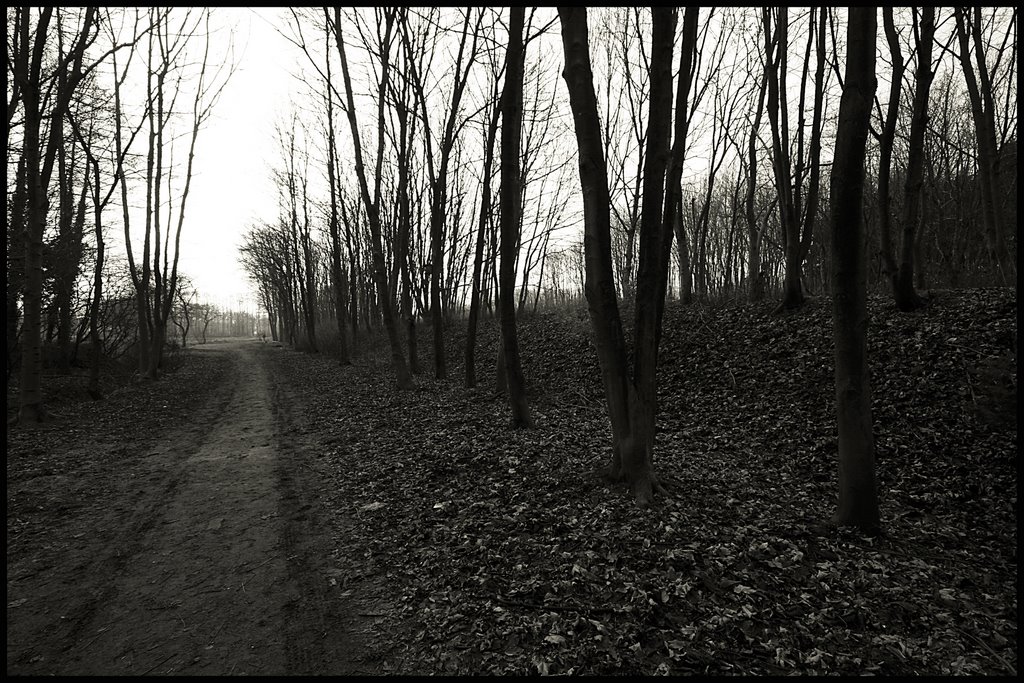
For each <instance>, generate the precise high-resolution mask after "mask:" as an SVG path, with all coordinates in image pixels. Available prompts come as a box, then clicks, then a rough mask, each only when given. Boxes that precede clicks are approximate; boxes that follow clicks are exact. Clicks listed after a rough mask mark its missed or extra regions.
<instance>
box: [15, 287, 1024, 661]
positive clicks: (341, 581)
mask: <svg viewBox="0 0 1024 683" xmlns="http://www.w3.org/2000/svg"><path fill="white" fill-rule="evenodd" d="M771 309H772V304H770V303H766V304H764V305H760V306H750V305H735V306H720V307H714V308H709V307H701V306H691V307H688V308H680V307H677V306H674V305H672V304H670V305H669V307H668V308H667V310H666V315H665V326H666V328H665V333H664V336H663V339H662V354H661V361H660V362H661V368H662V370H661V375H660V387H661V391H660V415H659V430H660V431H659V434H658V438H657V448H656V456H655V457H656V466H657V468H658V472H659V475H660V476H661V477H662V478H663V479H664V480H665V482H666V483H667V485H668V487H669V491H670V494H671V495H670V497H668V498H665V497H661V498H659V499H657V500H656V503H655V505H653V506H652V507H650V508H647V509H641V508H638V507H637V506H636V505H635V503H634V502H633V501H632V499H631V498H630V496H629V495H628V493H627V492H626V491H625V489H623V488H622V487H619V486H611V485H608V484H606V483H605V482H604V481H603V480H602V479H601V478H600V477H599V476H598V475H597V474H596V473H597V471H598V470H599V469H600V468H601V467H602V466H603V465H604V464H605V463H606V461H607V459H608V458H609V452H608V451H609V448H608V444H609V440H610V429H609V426H608V420H607V417H606V414H605V410H604V404H603V397H602V391H601V386H600V380H599V377H598V374H597V370H596V368H597V362H596V356H595V353H594V350H593V347H592V346H591V343H590V341H589V340H590V334H589V327H588V321H587V318H586V314H585V312H584V311H582V310H579V311H575V312H570V311H565V312H561V313H542V314H538V315H531V316H525V317H523V318H522V319H521V320H520V325H519V329H520V339H521V346H522V351H523V361H524V371H525V375H526V379H527V384H528V386H529V390H530V402H531V409H532V411H533V415H534V419H535V421H536V428H535V429H532V430H512V429H510V428H509V426H508V423H509V413H508V408H507V405H506V403H505V401H504V399H502V398H499V397H496V396H495V395H494V392H493V374H494V359H495V356H496V353H495V351H496V342H497V335H496V330H495V329H494V327H493V325H490V324H488V325H485V329H483V330H482V331H481V338H480V340H479V343H480V346H479V350H478V354H477V357H478V359H479V363H478V376H479V377H482V378H483V381H482V382H481V384H480V386H479V387H478V388H476V389H473V390H466V389H465V388H464V387H463V386H462V361H461V358H462V352H463V343H464V342H463V337H464V332H462V331H461V330H457V329H454V328H453V329H452V331H451V332H450V334H449V340H448V341H449V358H448V368H449V379H448V380H445V381H438V380H434V379H432V376H433V373H432V372H431V366H430V353H429V348H428V347H429V342H428V340H429V337H428V335H427V332H426V331H423V330H421V341H420V347H421V350H422V351H423V355H422V358H421V369H422V370H423V372H422V373H421V374H419V375H418V376H417V382H416V384H417V387H416V389H414V390H412V391H405V392H400V391H398V390H396V389H395V388H394V386H393V380H392V374H391V372H390V368H389V365H388V358H387V354H386V353H384V352H383V344H378V345H377V347H376V350H375V351H374V352H373V353H370V352H365V353H363V354H361V355H360V356H359V357H358V359H357V362H356V363H355V364H354V365H352V366H349V367H340V366H339V365H338V363H337V361H336V360H334V359H332V358H330V357H328V356H323V355H321V356H317V355H309V354H303V353H299V352H296V351H292V350H290V349H287V348H283V347H280V346H275V345H273V344H261V343H259V342H252V341H246V342H230V343H212V344H208V345H205V346H203V347H199V348H197V349H195V350H191V351H188V352H186V353H185V354H184V356H183V359H182V362H181V364H180V367H178V368H177V370H176V371H174V372H170V373H168V374H167V375H166V376H165V377H164V378H162V379H161V380H160V381H158V382H156V383H142V384H127V383H124V384H118V385H116V386H111V387H110V388H109V397H108V398H107V399H106V400H105V401H103V402H99V403H92V402H89V401H87V400H84V399H83V397H84V391H81V390H80V389H75V390H74V391H71V390H69V387H72V386H77V385H75V384H74V381H75V380H74V379H73V378H60V377H47V382H46V384H45V386H46V387H47V392H48V398H49V399H50V406H51V409H52V410H53V411H54V413H55V417H56V419H55V420H54V422H52V423H49V424H47V425H44V426H43V427H40V428H35V429H26V428H23V427H17V428H15V429H12V430H9V431H8V436H7V452H8V457H7V600H8V603H7V673H8V674H19V673H21V674H30V673H50V674H53V673H106V674H112V673H125V674H130V673H136V674H141V673H152V674H162V673H175V674H188V673H203V674H229V673H234V674H237V673H251V674H269V673H286V674H302V673H348V674H352V673H357V674H358V673H383V674H397V673H420V674H422V673H434V674H536V673H542V674H543V673H548V674H562V673H575V674H616V673H631V674H697V673H703V674H785V673H802V674H827V673H841V674H859V673H874V674H884V675H902V674H931V675H935V674H940V675H941V674H996V675H999V674H1001V675H1013V674H1015V673H1016V667H1017V578H1018V577H1017V468H1018V465H1017V462H1018V460H1017V457H1018V456H1017V423H1016V402H1017V394H1016V392H1017V382H1016V376H1017V375H1016V350H1017V325H1016V320H1017V302H1016V292H1015V291H1014V290H973V291H965V292H935V293H933V297H932V303H931V306H930V307H929V308H927V309H925V310H924V311H922V312H919V313H915V314H900V313H898V312H896V311H895V309H894V308H893V307H892V305H891V304H890V303H889V302H888V301H887V300H885V299H882V298H877V299H875V298H873V299H872V300H871V306H870V309H871V325H870V330H869V346H870V348H869V352H870V354H871V373H872V376H871V380H872V385H873V412H874V426H875V440H876V454H877V460H878V479H879V495H880V499H881V509H882V524H883V533H882V534H881V535H879V536H875V537H866V536H864V535H862V534H859V533H857V532H854V531H851V530H844V529H834V528H831V527H829V526H828V525H827V524H826V523H825V522H827V520H828V518H829V516H830V515H831V513H832V511H833V509H834V506H835V499H836V455H835V451H836V441H835V419H834V412H833V404H834V389H833V384H832V344H831V315H830V310H829V306H828V302H827V301H812V302H811V303H809V304H808V306H807V307H806V308H805V309H804V310H803V311H801V312H800V313H798V314H794V315H786V316H772V315H770V311H771ZM627 319H628V316H627ZM459 327H461V325H460V326H459ZM81 384H82V385H83V386H84V381H82V382H81ZM13 407H14V406H13V404H12V398H11V396H10V395H9V396H8V414H9V415H10V414H11V411H12V409H13Z"/></svg>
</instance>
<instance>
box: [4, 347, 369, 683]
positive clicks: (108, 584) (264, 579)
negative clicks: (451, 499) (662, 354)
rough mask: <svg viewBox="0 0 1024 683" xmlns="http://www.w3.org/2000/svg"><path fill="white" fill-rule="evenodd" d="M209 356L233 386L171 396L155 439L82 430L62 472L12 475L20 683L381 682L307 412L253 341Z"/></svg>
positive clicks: (12, 584) (11, 631) (14, 656)
mask: <svg viewBox="0 0 1024 683" xmlns="http://www.w3.org/2000/svg"><path fill="white" fill-rule="evenodd" d="M200 349H201V350H199V351H197V352H196V353H198V354H199V355H200V357H201V356H202V355H203V354H212V355H211V356H209V357H208V358H207V359H206V360H207V361H209V362H208V363H207V365H208V366H209V367H210V368H219V374H218V375H217V377H218V378H221V380H222V381H219V382H217V383H216V384H213V382H214V378H213V377H197V378H195V380H197V381H199V382H201V383H202V382H209V383H210V386H200V387H194V388H195V389H197V390H198V391H197V393H196V394H195V397H200V398H195V397H194V396H192V395H188V396H178V397H170V396H168V397H166V399H165V400H166V401H167V403H168V406H166V407H167V408H168V410H172V409H174V410H177V411H179V414H180V417H178V418H177V419H174V417H173V416H172V417H171V422H172V426H171V427H169V428H168V429H167V431H166V432H165V433H162V434H160V435H159V436H157V437H156V438H155V439H154V438H152V437H153V435H152V434H137V435H132V436H128V437H126V438H127V443H126V442H125V441H124V440H123V439H122V441H121V442H108V443H102V442H101V443H96V442H95V439H90V437H89V434H90V432H89V427H88V425H84V426H82V427H81V429H82V432H83V438H81V439H80V440H79V442H77V443H76V445H75V446H74V448H72V449H71V451H70V452H69V453H67V454H66V461H67V462H66V463H65V464H64V465H59V464H58V466H55V467H51V468H50V469H49V470H44V471H43V472H44V473H38V472H32V473H31V474H28V475H24V476H23V475H22V473H21V470H20V469H18V465H17V463H18V462H20V461H19V460H18V458H17V456H15V458H14V460H15V463H14V464H13V465H12V463H11V462H9V463H8V532H9V534H10V533H11V530H12V529H14V530H15V531H17V532H18V533H17V534H16V535H17V539H19V540H18V541H17V542H15V545H14V546H13V547H12V541H11V539H10V538H9V539H8V565H7V673H8V674H106V675H117V674H121V675H133V674H134V675H141V674H153V675H158V674H175V675H187V674H207V675H211V674H212V675H216V674H224V675H227V674H250V675H261V674H262V675H271V674H353V673H374V669H373V664H372V663H370V661H371V660H372V657H371V655H370V653H369V649H368V641H369V639H370V638H369V636H368V635H367V626H368V625H367V623H366V620H365V619H364V618H363V617H361V616H360V614H361V613H365V612H366V611H367V607H366V604H365V601H361V599H360V596H353V595H351V591H349V592H348V593H349V594H347V595H346V594H345V593H344V592H343V591H341V590H339V587H338V585H337V582H336V581H332V580H331V577H332V566H331V560H332V557H337V556H338V555H339V554H343V553H345V552H347V549H346V548H345V547H344V539H343V538H340V537H339V536H340V535H341V534H342V533H343V529H341V528H340V527H339V525H341V524H343V520H341V521H340V522H339V521H338V520H336V519H332V517H331V516H330V515H324V514H322V510H321V505H322V504H323V501H321V500H320V499H319V497H318V494H317V492H318V491H319V490H322V487H321V486H318V481H317V478H318V474H317V471H316V464H315V458H314V457H313V456H312V451H314V450H315V449H316V447H317V444H316V443H315V440H314V437H313V436H312V435H310V434H309V433H308V432H307V430H306V428H305V427H304V425H303V417H302V414H301V404H298V407H297V404H295V403H292V402H291V401H292V400H294V398H295V396H294V395H292V392H291V390H290V389H289V388H288V387H287V386H272V384H271V381H270V379H269V377H268V374H267V372H266V370H265V369H264V368H263V367H262V366H261V363H260V360H259V358H260V354H261V353H263V352H264V351H263V349H258V348H256V345H254V343H253V342H234V343H228V344H213V345H207V346H205V347H200ZM190 400H195V401H196V405H194V406H189V405H184V406H182V405H180V404H181V403H183V402H184V403H187V402H188V401H190ZM62 428H63V429H70V430H72V431H73V430H75V429H78V428H79V426H78V425H77V423H75V422H69V423H68V424H66V425H63V426H61V425H59V424H58V425H57V426H56V427H49V429H51V430H53V429H62ZM143 428H144V427H143ZM134 438H137V439H138V441H139V444H138V445H140V446H144V448H143V451H144V452H133V449H134V447H135V444H134V443H133V441H132V440H133V439H134ZM41 442H42V443H46V440H45V439H44V440H43V441H41ZM75 449H77V450H75ZM12 450H15V449H13V448H12ZM100 451H107V452H110V451H113V452H116V453H119V454H120V455H119V457H104V455H103V454H102V453H101V452H100ZM30 455H31V454H30ZM37 455H38V456H39V457H40V458H44V459H45V458H53V457H58V456H57V454H55V453H52V452H40V453H38V454H37ZM12 467H13V468H14V470H12ZM62 470H63V471H62ZM12 472H13V473H12ZM30 502H31V503H34V504H30ZM325 520H331V521H325Z"/></svg>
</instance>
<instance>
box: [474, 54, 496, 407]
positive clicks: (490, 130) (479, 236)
mask: <svg viewBox="0 0 1024 683" xmlns="http://www.w3.org/2000/svg"><path fill="white" fill-rule="evenodd" d="M500 78H501V73H500V72H499V70H498V68H497V65H496V64H493V63H492V68H491V88H492V89H491V97H490V102H489V106H490V108H491V109H490V117H488V119H489V120H488V123H487V128H486V130H485V132H484V167H483V177H482V178H481V181H480V213H479V217H478V220H477V232H476V242H475V248H474V252H473V254H474V255H473V278H472V281H471V284H470V301H469V321H468V322H467V324H466V386H467V387H469V388H473V387H475V386H476V333H477V327H478V323H479V319H480V304H481V298H482V297H481V291H480V290H481V288H482V279H483V272H482V271H483V267H484V243H485V239H486V237H487V226H488V224H489V223H490V220H491V211H492V200H491V176H492V172H493V166H494V143H495V140H496V139H497V137H498V120H499V117H500V116H501V106H500V103H501V96H500V92H501V91H500V89H499V88H500V87H501V86H500Z"/></svg>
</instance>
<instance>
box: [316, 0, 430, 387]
mask: <svg viewBox="0 0 1024 683" xmlns="http://www.w3.org/2000/svg"><path fill="white" fill-rule="evenodd" d="M375 11H377V12H382V13H383V17H382V18H383V19H384V26H383V34H382V35H378V39H379V41H378V45H377V48H378V56H379V59H380V93H381V97H380V98H379V99H378V101H377V159H376V163H375V172H374V189H373V194H372V195H371V194H370V187H369V184H368V182H367V177H366V176H367V174H366V168H365V166H364V162H363V151H362V143H361V140H360V136H359V120H358V116H357V114H356V107H355V98H354V95H353V90H352V78H351V76H350V74H349V68H348V57H347V55H346V51H345V39H344V34H343V31H342V22H341V9H340V8H338V7H335V8H333V25H332V26H333V30H334V38H335V42H336V44H337V48H338V55H339V57H340V58H341V71H342V78H343V79H344V84H345V97H346V105H347V106H346V112H347V114H348V121H349V127H350V129H351V132H352V145H353V147H354V149H355V167H356V175H357V177H358V178H359V190H360V196H361V198H362V201H363V208H364V210H365V212H366V218H367V221H368V223H369V228H370V250H371V252H372V258H373V276H374V280H375V283H376V285H377V296H378V299H379V301H380V307H381V312H382V314H383V318H384V328H385V330H386V331H387V335H388V342H389V344H390V346H391V361H392V365H393V368H394V371H395V379H396V382H397V384H398V386H399V388H401V389H410V388H412V386H413V383H412V375H410V373H409V366H408V365H407V364H406V362H405V356H404V354H403V352H402V342H401V341H400V340H399V338H398V329H397V327H396V325H395V319H394V304H393V302H392V300H391V295H390V293H389V290H388V280H387V267H386V265H385V263H384V247H383V241H382V236H381V220H380V199H381V166H382V164H383V161H384V123H385V119H384V109H385V106H386V100H385V97H384V93H386V92H387V91H388V83H389V81H390V78H391V43H392V42H393V39H394V33H393V31H394V28H395V17H396V12H397V10H395V9H391V8H384V9H380V10H375ZM329 12H331V9H329V8H326V7H325V8H324V13H325V16H326V17H327V18H328V21H331V15H330V14H329Z"/></svg>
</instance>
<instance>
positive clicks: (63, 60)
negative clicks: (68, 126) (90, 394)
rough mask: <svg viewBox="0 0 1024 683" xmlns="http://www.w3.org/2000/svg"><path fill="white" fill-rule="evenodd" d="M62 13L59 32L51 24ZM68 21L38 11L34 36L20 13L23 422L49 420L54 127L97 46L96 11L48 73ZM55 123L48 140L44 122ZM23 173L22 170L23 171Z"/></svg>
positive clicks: (85, 17) (26, 14)
mask: <svg viewBox="0 0 1024 683" xmlns="http://www.w3.org/2000/svg"><path fill="white" fill-rule="evenodd" d="M54 12H56V26H51V23H50V22H51V20H52V19H53V18H54ZM67 16H68V13H67V11H66V10H64V9H60V8H58V9H56V10H55V9H54V8H52V7H43V8H39V9H38V17H37V20H36V22H35V27H34V28H35V30H34V33H33V31H32V27H31V26H30V24H32V8H22V9H19V10H16V14H15V18H16V25H15V27H14V28H15V33H16V34H17V44H18V50H17V51H16V52H15V54H14V55H13V59H12V62H13V63H12V68H13V74H12V75H13V81H14V82H15V83H16V84H17V86H16V93H18V94H20V99H21V107H22V118H23V123H22V127H23V134H22V163H23V164H24V173H25V176H24V178H25V181H24V182H25V184H24V192H25V200H24V218H25V220H24V235H23V239H24V241H23V243H22V244H23V246H24V250H25V251H24V253H25V257H24V260H23V266H24V271H23V272H24V278H25V279H24V294H23V315H24V324H23V327H22V335H21V336H22V338H21V345H22V360H21V384H20V386H19V396H18V402H19V407H18V415H17V418H16V419H17V421H19V422H23V423H28V424H31V423H38V422H41V421H43V420H44V419H46V408H45V407H44V405H43V393H42V386H41V383H40V378H41V374H42V353H41V343H42V342H41V336H40V333H41V322H42V318H41V315H42V297H43V233H44V231H45V229H46V220H47V215H48V213H49V205H50V198H49V192H48V188H49V184H50V177H51V175H52V173H53V165H54V161H55V159H56V156H57V148H58V146H60V145H63V144H64V140H63V139H62V136H61V127H60V126H57V125H52V122H53V121H60V120H63V118H64V116H65V114H66V112H67V109H68V104H69V102H70V101H71V98H72V96H73V95H74V92H75V89H76V88H77V87H78V85H79V83H81V81H82V78H83V77H84V75H85V71H86V67H85V66H84V59H85V52H86V49H87V48H88V47H89V46H90V45H91V44H92V43H93V42H94V41H95V40H96V36H97V24H96V8H95V7H89V8H86V9H85V10H84V11H83V12H82V13H81V15H80V18H79V23H78V28H77V30H76V33H75V36H74V40H73V41H72V42H71V44H70V46H69V47H68V51H67V52H66V53H63V54H59V55H57V60H56V61H57V65H56V67H55V68H54V69H53V71H51V72H50V73H48V74H45V73H44V58H45V56H46V52H47V47H48V43H49V41H50V40H51V39H52V36H53V34H52V31H54V30H56V31H58V32H59V31H61V30H64V29H63V27H62V26H61V24H62V22H63V21H64V20H65V18H66V17H67ZM44 118H48V119H49V120H50V121H51V125H50V126H49V130H48V134H47V135H46V139H45V140H44V139H43V131H44V128H43V120H44ZM19 170H20V169H19Z"/></svg>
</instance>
